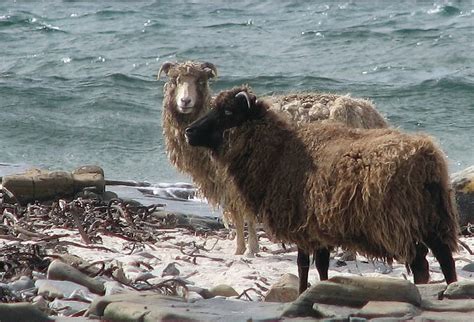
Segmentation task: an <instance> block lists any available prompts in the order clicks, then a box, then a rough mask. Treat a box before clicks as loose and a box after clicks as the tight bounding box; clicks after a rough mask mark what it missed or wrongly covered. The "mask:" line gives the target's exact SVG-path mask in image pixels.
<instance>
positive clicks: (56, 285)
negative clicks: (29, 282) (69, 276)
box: [35, 280, 90, 299]
mask: <svg viewBox="0 0 474 322" xmlns="http://www.w3.org/2000/svg"><path fill="white" fill-rule="evenodd" d="M35 286H36V287H37V288H38V294H39V295H43V296H45V297H46V298H49V299H55V298H60V299H61V298H71V297H72V296H73V295H74V294H78V293H79V292H80V293H82V294H83V296H82V297H84V296H85V297H87V298H90V296H87V295H85V294H88V293H90V292H89V290H88V289H87V287H85V286H82V285H79V284H76V283H74V282H70V281H55V280H37V281H36V283H35ZM80 293H79V294H80Z"/></svg>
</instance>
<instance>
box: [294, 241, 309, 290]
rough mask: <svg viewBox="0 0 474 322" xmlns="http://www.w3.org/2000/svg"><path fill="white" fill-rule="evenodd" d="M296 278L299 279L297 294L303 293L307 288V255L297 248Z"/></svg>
mask: <svg viewBox="0 0 474 322" xmlns="http://www.w3.org/2000/svg"><path fill="white" fill-rule="evenodd" d="M296 263H297V264H298V277H299V279H300V284H299V293H300V294H301V293H303V292H304V291H306V289H307V288H308V272H309V255H308V254H307V253H305V252H304V251H303V250H302V249H301V248H299V247H298V257H297V259H296Z"/></svg>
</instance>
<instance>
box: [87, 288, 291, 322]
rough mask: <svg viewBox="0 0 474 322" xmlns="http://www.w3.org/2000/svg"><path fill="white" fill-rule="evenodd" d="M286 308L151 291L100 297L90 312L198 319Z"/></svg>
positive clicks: (257, 315)
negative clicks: (193, 297) (161, 293)
mask: <svg viewBox="0 0 474 322" xmlns="http://www.w3.org/2000/svg"><path fill="white" fill-rule="evenodd" d="M282 312H283V305H282V304H279V303H264V302H247V301H240V300H232V299H224V298H212V299H209V300H204V299H203V300H197V301H195V302H193V303H190V302H187V301H185V300H184V299H182V298H179V297H173V296H165V295H160V294H156V293H151V292H129V293H123V294H115V295H111V296H104V297H102V298H100V299H96V300H95V301H94V302H93V303H92V304H91V306H90V307H89V310H88V313H87V314H88V315H89V316H99V317H103V318H104V319H105V320H107V319H109V320H114V321H115V320H118V321H124V320H126V321H137V320H138V319H140V318H142V319H143V321H161V320H163V319H171V318H173V319H177V320H180V321H181V319H182V320H185V321H187V320H190V319H194V320H198V321H222V322H230V321H246V320H249V319H252V320H253V321H259V320H262V321H265V320H272V319H273V320H278V319H279V317H280V315H281V313H282Z"/></svg>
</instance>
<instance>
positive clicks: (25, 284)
mask: <svg viewBox="0 0 474 322" xmlns="http://www.w3.org/2000/svg"><path fill="white" fill-rule="evenodd" d="M7 287H8V288H9V289H10V291H12V292H20V291H23V290H27V289H30V288H33V287H35V283H34V282H33V280H32V279H31V278H29V277H28V276H21V277H20V278H19V279H17V280H16V281H14V282H11V283H9V284H7Z"/></svg>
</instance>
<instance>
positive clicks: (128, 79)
mask: <svg viewBox="0 0 474 322" xmlns="http://www.w3.org/2000/svg"><path fill="white" fill-rule="evenodd" d="M105 78H106V79H110V80H112V81H114V82H125V83H154V82H156V80H155V79H154V78H152V79H150V78H145V77H143V76H141V75H140V76H138V75H137V76H133V75H127V74H123V73H112V74H107V75H105Z"/></svg>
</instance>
